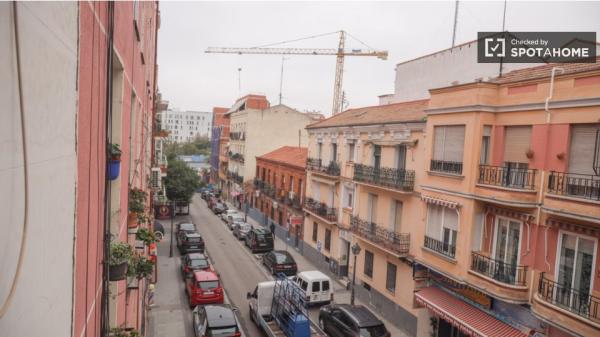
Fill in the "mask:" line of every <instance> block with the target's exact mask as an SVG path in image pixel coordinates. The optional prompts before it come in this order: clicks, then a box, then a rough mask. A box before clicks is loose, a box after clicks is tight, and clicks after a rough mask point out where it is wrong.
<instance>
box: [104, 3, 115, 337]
mask: <svg viewBox="0 0 600 337" xmlns="http://www.w3.org/2000/svg"><path fill="white" fill-rule="evenodd" d="M107 6H108V15H107V17H108V27H107V37H108V41H107V48H106V96H105V99H106V100H105V104H106V115H105V130H104V132H105V133H106V134H105V137H106V142H105V148H106V149H108V148H109V147H110V144H111V143H112V124H111V123H112V81H113V77H112V74H113V72H112V67H113V63H112V59H113V58H112V52H113V31H114V18H115V15H114V14H115V13H114V3H113V2H111V1H109V2H108V3H107ZM105 158H107V160H108V152H107V153H105ZM104 166H105V170H106V173H105V177H104V261H103V272H102V312H101V324H102V325H101V336H103V337H108V335H109V333H110V311H109V296H110V293H109V291H110V290H109V275H108V273H109V270H110V269H109V265H108V261H109V257H110V239H111V233H110V192H111V190H110V181H109V180H108V165H106V164H105V165H104Z"/></svg>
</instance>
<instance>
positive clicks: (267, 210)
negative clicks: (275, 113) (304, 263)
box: [246, 146, 308, 246]
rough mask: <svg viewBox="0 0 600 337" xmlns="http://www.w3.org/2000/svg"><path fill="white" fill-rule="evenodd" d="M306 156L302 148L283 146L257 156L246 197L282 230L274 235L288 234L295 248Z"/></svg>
mask: <svg viewBox="0 0 600 337" xmlns="http://www.w3.org/2000/svg"><path fill="white" fill-rule="evenodd" d="M307 155H308V149H307V148H305V147H296V146H282V147H280V148H278V149H276V150H274V151H271V152H269V153H266V154H264V155H262V156H259V157H256V177H255V178H254V189H253V191H251V193H248V194H247V196H246V198H247V200H249V201H250V205H252V207H254V209H256V210H258V211H259V212H260V213H262V215H263V218H265V219H268V221H269V222H270V223H273V224H275V225H277V226H278V227H281V229H277V230H276V234H277V233H278V232H281V233H285V234H286V236H287V234H288V233H289V236H290V238H293V240H292V244H293V245H294V246H298V245H299V244H300V240H302V235H303V231H302V225H303V223H304V214H303V212H302V203H303V201H304V194H305V191H306V158H307Z"/></svg>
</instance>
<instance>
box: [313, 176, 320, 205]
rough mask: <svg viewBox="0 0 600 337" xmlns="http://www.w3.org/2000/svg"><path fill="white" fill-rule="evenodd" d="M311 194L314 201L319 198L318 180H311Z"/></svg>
mask: <svg viewBox="0 0 600 337" xmlns="http://www.w3.org/2000/svg"><path fill="white" fill-rule="evenodd" d="M312 195H313V199H315V201H320V200H321V184H320V183H319V182H318V181H314V180H313V181H312Z"/></svg>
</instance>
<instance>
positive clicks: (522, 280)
mask: <svg viewBox="0 0 600 337" xmlns="http://www.w3.org/2000/svg"><path fill="white" fill-rule="evenodd" d="M471 270H473V271H475V272H477V273H479V274H482V275H484V276H487V277H489V278H492V279H494V280H496V281H499V282H502V283H506V284H512V285H516V286H525V285H527V267H526V266H519V265H514V264H508V263H504V262H503V261H498V260H494V259H492V258H489V257H487V256H485V255H481V254H479V253H476V252H471Z"/></svg>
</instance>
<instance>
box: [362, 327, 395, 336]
mask: <svg viewBox="0 0 600 337" xmlns="http://www.w3.org/2000/svg"><path fill="white" fill-rule="evenodd" d="M387 332H388V331H387V329H386V328H385V326H384V325H383V324H382V325H376V326H370V327H368V328H361V329H360V337H383V336H385V335H386V334H387Z"/></svg>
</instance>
